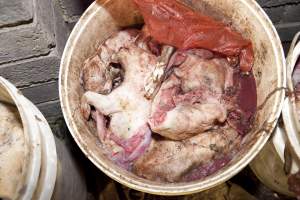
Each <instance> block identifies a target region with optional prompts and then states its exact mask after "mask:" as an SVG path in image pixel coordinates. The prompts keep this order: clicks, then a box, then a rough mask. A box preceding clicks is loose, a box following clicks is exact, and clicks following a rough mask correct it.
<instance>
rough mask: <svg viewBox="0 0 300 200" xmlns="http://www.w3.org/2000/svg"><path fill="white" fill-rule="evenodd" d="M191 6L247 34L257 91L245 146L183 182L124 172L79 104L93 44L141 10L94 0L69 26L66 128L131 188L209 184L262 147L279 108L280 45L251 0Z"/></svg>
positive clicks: (134, 20)
mask: <svg viewBox="0 0 300 200" xmlns="http://www.w3.org/2000/svg"><path fill="white" fill-rule="evenodd" d="M183 2H184V3H186V4H187V5H189V6H191V7H192V8H194V9H195V10H196V11H201V12H203V13H204V14H208V15H211V16H213V17H215V18H216V19H219V20H222V21H225V22H230V23H231V24H232V26H233V27H234V28H236V29H237V30H238V31H239V32H241V33H242V34H243V35H244V36H245V37H246V38H249V39H251V41H252V42H253V46H254V52H255V63H254V68H253V71H254V75H255V78H256V84H257V92H258V105H259V107H258V112H257V115H256V118H255V123H254V128H253V130H252V131H251V133H249V134H248V135H247V136H245V137H244V139H243V146H244V148H243V149H242V150H241V151H240V152H238V153H237V154H236V156H235V157H234V159H233V160H232V161H231V162H230V163H229V164H228V165H226V166H225V167H224V168H222V169H220V170H219V171H218V172H216V173H214V174H212V175H210V176H208V177H206V178H204V179H201V180H196V181H193V182H188V183H172V184H171V183H158V182H154V181H149V180H146V179H143V178H141V177H138V176H136V175H135V174H133V173H131V172H128V171H126V170H124V169H122V168H120V167H118V166H117V165H115V164H114V163H113V162H112V161H110V160H109V159H108V158H107V157H106V156H105V155H104V154H103V152H102V150H101V147H100V146H99V142H98V139H97V137H96V136H95V134H94V133H95V132H96V130H95V128H93V126H92V124H89V123H87V122H86V121H85V120H84V118H83V117H82V115H81V113H80V109H79V105H80V99H81V96H82V94H83V92H84V91H83V89H82V88H81V86H80V82H79V77H80V69H81V68H82V66H83V63H84V61H85V60H86V59H87V58H88V57H90V56H91V55H92V54H93V53H94V52H95V51H96V48H97V46H98V45H99V44H100V43H101V42H103V41H104V40H105V39H107V38H108V37H109V36H110V35H112V33H114V32H116V31H118V30H120V29H121V28H124V27H127V26H132V25H135V24H139V23H141V21H142V17H141V15H140V13H139V12H138V11H137V10H136V8H135V6H134V5H133V3H132V1H131V0H118V1H114V0H106V1H104V0H103V1H102V0H99V1H96V2H94V3H93V4H92V5H91V6H90V7H89V8H88V9H87V10H86V12H85V13H84V14H83V16H82V17H81V18H80V20H79V21H78V23H77V24H76V26H75V28H74V29H73V31H72V33H71V35H70V37H69V40H68V42H67V45H66V47H65V50H64V54H63V57H62V62H61V67H60V77H59V86H60V88H59V92H60V100H61V107H62V110H63V114H64V118H65V120H66V123H67V125H68V128H69V130H70V132H71V134H72V136H73V137H74V139H75V141H76V143H77V144H78V145H79V147H80V148H81V150H82V151H83V152H84V154H85V155H86V156H87V157H88V158H89V159H90V160H91V161H92V162H93V163H94V164H95V165H96V166H97V167H98V168H99V169H100V170H102V171H103V172H104V173H105V174H107V175H108V176H110V177H111V178H113V179H114V180H116V181H118V182H120V183H122V184H124V185H126V186H128V187H130V188H133V189H136V190H140V191H144V192H148V193H154V194H160V195H182V194H190V193H195V192H199V191H203V190H206V189H209V188H211V187H214V186H216V185H218V184H220V183H222V182H225V181H226V180H228V179H230V178H231V177H232V176H234V175H235V174H237V173H238V172H239V171H241V170H242V169H243V168H244V167H245V166H246V165H247V164H248V163H249V162H250V161H251V160H252V159H253V158H254V157H255V156H256V155H257V153H258V152H259V151H260V150H261V149H262V148H263V146H264V145H265V143H266V142H267V140H268V139H269V137H270V135H271V132H272V130H273V128H274V127H275V125H276V122H277V119H278V117H279V115H280V112H281V107H282V103H283V98H284V94H285V91H284V88H285V84H286V67H285V62H284V61H285V58H284V54H283V49H282V46H281V42H280V39H279V37H278V35H277V32H276V30H275V28H274V26H273V25H272V23H271V21H270V20H269V18H268V17H267V15H266V14H265V13H264V11H263V10H262V9H261V8H260V7H259V5H258V4H257V3H256V2H255V1H254V0H222V1H219V0H202V1H193V0H192V1H190V0H185V1H183Z"/></svg>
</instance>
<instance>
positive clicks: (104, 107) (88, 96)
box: [81, 91, 121, 116]
mask: <svg viewBox="0 0 300 200" xmlns="http://www.w3.org/2000/svg"><path fill="white" fill-rule="evenodd" d="M118 102H119V101H116V99H115V97H114V95H113V93H111V94H109V95H102V94H98V93H95V92H91V91H88V92H86V93H85V94H84V95H83V97H82V101H81V108H82V110H83V111H84V112H83V113H84V115H85V116H87V113H88V112H87V111H86V110H88V106H94V107H95V108H96V109H97V110H98V111H99V112H101V113H102V114H103V115H110V114H112V113H116V112H119V111H121V106H120V104H119V103H118Z"/></svg>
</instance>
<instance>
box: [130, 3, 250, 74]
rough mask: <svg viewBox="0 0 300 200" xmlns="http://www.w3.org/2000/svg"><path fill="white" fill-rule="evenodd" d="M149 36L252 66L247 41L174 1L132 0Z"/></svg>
mask: <svg viewBox="0 0 300 200" xmlns="http://www.w3.org/2000/svg"><path fill="white" fill-rule="evenodd" d="M134 1H135V3H136V4H137V6H138V8H139V10H140V11H141V13H142V15H143V17H144V21H145V24H146V26H147V28H148V30H149V32H150V35H151V36H152V37H153V38H154V39H155V40H157V41H159V42H160V43H164V44H168V45H172V46H175V47H177V48H179V49H190V48H203V49H208V50H211V51H213V52H215V53H219V54H222V55H225V56H228V57H239V59H240V68H241V70H242V71H244V72H247V71H250V70H251V69H252V66H253V60H254V55H253V48H252V44H251V41H250V40H246V39H244V38H243V37H242V35H241V34H239V33H237V32H234V31H233V30H231V29H230V28H229V27H228V26H226V25H225V24H223V23H221V22H218V21H216V20H214V19H213V18H211V17H209V16H205V15H202V14H200V13H198V12H194V11H193V10H192V9H190V8H188V7H187V6H185V5H183V4H182V3H179V2H178V1H176V0H134Z"/></svg>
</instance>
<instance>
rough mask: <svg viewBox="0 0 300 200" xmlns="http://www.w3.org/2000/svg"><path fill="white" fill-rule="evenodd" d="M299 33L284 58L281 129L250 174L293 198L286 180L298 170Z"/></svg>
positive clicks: (254, 164) (270, 141)
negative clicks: (295, 78)
mask: <svg viewBox="0 0 300 200" xmlns="http://www.w3.org/2000/svg"><path fill="white" fill-rule="evenodd" d="M299 37H300V32H299V33H298V34H297V35H296V36H295V38H294V40H293V42H292V44H291V48H290V51H289V54H288V56H287V59H286V60H287V87H288V88H287V89H288V94H287V97H286V98H285V100H284V105H283V109H282V118H283V125H281V124H278V126H277V128H276V130H275V131H274V133H273V136H272V138H271V139H270V140H269V142H268V143H267V145H266V146H265V147H264V148H263V150H262V151H261V152H260V153H259V154H258V156H257V157H256V158H255V159H254V160H253V161H252V163H251V164H250V166H251V169H252V171H253V172H254V173H255V174H256V176H257V177H258V178H259V179H260V180H261V181H262V182H263V183H264V184H265V185H266V186H268V187H269V188H271V189H273V190H274V191H276V192H278V193H282V194H285V195H288V196H295V194H293V193H292V192H291V191H289V189H288V182H287V181H288V176H289V175H290V174H294V173H297V172H298V171H299V169H300V128H299V127H300V123H299V119H298V116H297V111H296V104H295V95H294V85H293V81H292V73H293V70H294V67H295V65H296V62H297V59H298V58H299V56H300V41H299ZM285 151H286V153H287V152H288V154H290V156H291V160H292V161H291V167H290V170H289V172H287V171H286V170H284V167H285V165H287V164H286V163H285V162H287V161H286V160H285V159H286V156H285Z"/></svg>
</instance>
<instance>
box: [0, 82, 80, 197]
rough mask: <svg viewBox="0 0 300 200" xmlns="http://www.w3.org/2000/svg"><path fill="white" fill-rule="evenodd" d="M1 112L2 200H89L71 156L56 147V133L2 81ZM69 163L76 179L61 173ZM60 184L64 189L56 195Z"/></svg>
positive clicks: (0, 182) (63, 149)
mask: <svg viewBox="0 0 300 200" xmlns="http://www.w3.org/2000/svg"><path fill="white" fill-rule="evenodd" d="M0 111H1V112H0V120H1V125H0V130H1V132H0V144H1V145H0V164H1V168H0V176H1V179H0V199H4V200H10V199H20V200H28V199H35V200H50V199H53V200H55V199H66V198H65V197H66V196H73V194H74V196H75V198H72V199H76V200H81V199H84V198H86V186H85V181H84V179H83V178H82V177H81V175H80V172H79V170H78V169H77V168H76V167H74V161H72V159H70V158H69V157H70V153H68V152H67V150H66V148H65V147H64V145H63V144H61V143H58V144H55V143H56V142H55V139H54V136H53V134H52V131H51V129H50V127H49V125H48V123H47V121H46V119H45V118H44V116H43V115H42V114H41V112H40V111H39V110H38V109H37V107H36V106H34V105H33V104H32V103H31V102H30V101H29V100H28V99H27V98H25V97H24V96H23V95H22V94H21V92H20V91H19V90H17V89H16V88H15V87H14V86H13V85H12V84H11V83H10V82H8V81H7V80H5V79H4V78H2V77H0ZM56 146H57V147H58V148H59V150H58V155H61V154H63V155H65V156H64V157H65V159H63V158H61V157H60V156H57V151H56ZM61 146H63V147H61ZM12 158H13V159H12ZM58 158H59V159H58ZM65 163H67V164H69V165H70V166H69V167H68V168H67V169H64V170H63V172H65V171H69V172H71V175H72V178H70V177H69V176H70V173H59V172H58V171H59V170H58V168H60V167H59V166H60V165H64V166H66V164H65ZM60 182H62V183H63V184H64V186H63V187H62V188H63V189H61V190H60V192H55V191H56V190H57V189H56V187H58V186H57V185H59V184H58V183H60ZM59 186H61V185H59ZM78 186H80V187H78ZM54 189H55V190H54ZM69 192H73V194H72V195H70V194H69Z"/></svg>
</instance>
